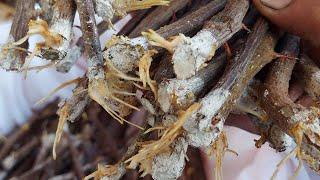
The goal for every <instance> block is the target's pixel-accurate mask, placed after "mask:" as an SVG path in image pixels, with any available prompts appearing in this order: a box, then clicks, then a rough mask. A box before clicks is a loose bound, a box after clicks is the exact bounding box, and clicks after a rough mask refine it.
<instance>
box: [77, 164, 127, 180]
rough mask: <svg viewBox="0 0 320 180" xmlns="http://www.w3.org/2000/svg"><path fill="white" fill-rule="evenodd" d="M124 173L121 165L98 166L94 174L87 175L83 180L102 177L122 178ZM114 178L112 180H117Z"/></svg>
mask: <svg viewBox="0 0 320 180" xmlns="http://www.w3.org/2000/svg"><path fill="white" fill-rule="evenodd" d="M124 171H125V169H124V167H123V165H122V163H117V164H115V165H101V164H98V168H97V170H96V171H95V172H93V173H91V174H89V175H88V176H86V177H84V178H83V180H89V179H92V178H94V179H102V178H103V177H109V178H110V179H112V178H111V177H118V176H119V178H120V177H121V176H122V174H123V172H124ZM119 178H114V179H119Z"/></svg>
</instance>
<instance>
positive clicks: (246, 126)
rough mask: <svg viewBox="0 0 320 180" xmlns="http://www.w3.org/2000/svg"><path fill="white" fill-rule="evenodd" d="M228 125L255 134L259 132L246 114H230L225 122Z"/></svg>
mask: <svg viewBox="0 0 320 180" xmlns="http://www.w3.org/2000/svg"><path fill="white" fill-rule="evenodd" d="M225 124H226V125H228V126H233V127H237V128H240V129H243V130H245V131H248V132H251V133H253V134H259V132H258V131H257V129H256V128H255V127H254V125H253V123H252V122H251V119H250V117H249V116H247V115H244V114H230V115H229V116H228V118H227V120H226V122H225Z"/></svg>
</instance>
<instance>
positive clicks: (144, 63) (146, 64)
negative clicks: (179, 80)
mask: <svg viewBox="0 0 320 180" xmlns="http://www.w3.org/2000/svg"><path fill="white" fill-rule="evenodd" d="M156 53H157V51H155V50H150V51H147V52H146V53H145V54H144V55H143V56H142V58H141V59H140V61H139V77H140V79H141V81H142V84H143V87H144V88H146V87H147V84H148V85H149V87H150V88H151V90H152V92H153V93H154V95H155V97H157V89H156V87H155V81H153V80H151V78H150V66H151V62H152V56H153V55H154V54H156Z"/></svg>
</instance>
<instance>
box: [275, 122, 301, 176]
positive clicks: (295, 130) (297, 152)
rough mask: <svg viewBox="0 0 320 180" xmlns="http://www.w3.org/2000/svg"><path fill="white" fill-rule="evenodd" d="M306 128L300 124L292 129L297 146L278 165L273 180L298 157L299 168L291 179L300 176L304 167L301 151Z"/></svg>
mask: <svg viewBox="0 0 320 180" xmlns="http://www.w3.org/2000/svg"><path fill="white" fill-rule="evenodd" d="M303 129H304V126H303V123H301V122H300V123H298V124H297V125H296V127H295V128H293V129H292V134H293V136H294V137H295V140H296V144H297V146H296V147H295V148H294V149H293V150H292V151H291V152H290V153H289V154H287V155H286V156H285V157H284V158H283V159H282V160H281V161H280V162H279V163H278V164H277V168H276V170H275V171H274V173H273V174H272V176H271V180H274V179H275V178H276V177H277V174H278V172H279V170H280V169H281V168H282V167H283V166H284V165H285V163H286V162H287V161H288V160H289V159H290V158H291V157H293V156H296V157H297V159H298V161H299V164H298V167H297V168H296V169H295V171H294V174H293V175H292V177H291V178H290V179H295V178H296V177H297V176H298V174H299V171H300V169H301V167H302V165H303V162H302V151H301V144H302V138H303V134H304V130H303Z"/></svg>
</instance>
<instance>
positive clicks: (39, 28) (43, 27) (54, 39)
mask: <svg viewBox="0 0 320 180" xmlns="http://www.w3.org/2000/svg"><path fill="white" fill-rule="evenodd" d="M28 26H29V31H28V33H27V35H26V36H25V37H23V38H21V39H20V40H18V41H17V42H14V43H12V45H13V46H17V45H20V44H22V43H23V42H25V41H26V40H27V39H28V38H29V37H30V36H32V35H36V34H39V35H41V36H42V37H43V38H44V42H43V46H45V47H51V48H53V47H58V46H59V45H60V44H61V43H62V40H63V37H62V36H61V35H60V34H58V33H55V32H52V31H50V29H49V25H48V23H47V22H46V21H44V20H42V19H37V20H30V22H29V24H28ZM39 46H40V45H39Z"/></svg>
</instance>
